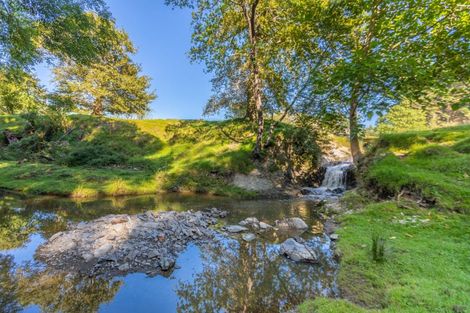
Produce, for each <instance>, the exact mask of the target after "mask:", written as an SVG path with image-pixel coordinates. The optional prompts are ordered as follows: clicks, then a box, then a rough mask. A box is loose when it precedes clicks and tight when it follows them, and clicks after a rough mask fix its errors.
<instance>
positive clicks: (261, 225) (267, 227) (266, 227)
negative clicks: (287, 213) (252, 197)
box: [259, 222, 273, 230]
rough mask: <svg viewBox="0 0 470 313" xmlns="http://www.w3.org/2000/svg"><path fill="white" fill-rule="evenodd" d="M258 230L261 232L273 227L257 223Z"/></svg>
mask: <svg viewBox="0 0 470 313" xmlns="http://www.w3.org/2000/svg"><path fill="white" fill-rule="evenodd" d="M259 228H260V229H262V230H266V229H269V228H273V227H272V226H271V225H269V224H267V223H265V222H259Z"/></svg>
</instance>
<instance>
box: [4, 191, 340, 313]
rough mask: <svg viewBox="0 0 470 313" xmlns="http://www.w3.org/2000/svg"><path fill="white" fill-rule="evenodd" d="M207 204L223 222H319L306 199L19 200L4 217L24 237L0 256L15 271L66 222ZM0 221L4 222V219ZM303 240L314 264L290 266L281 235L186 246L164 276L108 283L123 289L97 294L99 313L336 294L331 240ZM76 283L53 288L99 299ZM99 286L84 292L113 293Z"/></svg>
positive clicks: (217, 308) (262, 303)
mask: <svg viewBox="0 0 470 313" xmlns="http://www.w3.org/2000/svg"><path fill="white" fill-rule="evenodd" d="M205 207H218V208H222V209H225V210H228V211H229V212H230V214H229V216H228V218H227V219H226V222H227V223H237V222H238V221H240V220H242V219H244V218H246V217H249V216H256V217H258V218H259V219H260V220H263V221H266V222H269V223H273V222H274V221H275V220H276V219H281V218H284V217H289V216H300V217H302V218H303V219H304V220H305V221H306V222H307V223H309V224H312V223H313V222H315V221H316V220H317V213H316V210H315V209H316V206H315V205H314V204H313V203H312V202H308V201H305V200H293V201H292V200H290V201H285V200H267V201H235V200H229V199H223V198H213V197H212V198H208V197H199V196H198V197H194V196H190V197H185V196H177V195H171V196H168V197H166V196H165V197H148V196H146V197H134V198H118V199H111V200H109V199H102V200H98V201H88V202H84V203H79V204H77V203H75V202H73V201H70V200H66V199H59V200H54V199H47V200H28V201H26V202H24V203H23V202H20V201H17V202H14V203H13V204H12V205H11V207H10V211H7V212H8V214H12V215H13V216H21V217H22V218H23V219H26V225H28V227H29V226H32V227H31V228H30V233H29V235H28V236H26V237H25V238H24V239H25V240H24V241H22V242H20V247H17V248H13V249H9V250H3V251H0V255H10V256H12V257H13V266H14V267H15V268H17V269H21V268H22V265H24V264H25V263H31V262H32V261H34V260H33V255H34V252H35V250H36V248H37V247H38V246H39V245H40V244H42V243H43V242H44V241H45V240H44V238H43V236H45V237H48V236H51V235H52V234H53V233H55V232H57V231H60V230H63V229H64V227H66V223H67V222H70V221H72V222H78V221H81V220H92V219H95V218H98V217H100V216H103V215H106V214H113V213H114V214H121V213H129V214H135V213H138V212H142V211H146V210H149V209H151V210H170V209H174V210H182V209H194V210H197V209H201V208H205ZM5 221H7V222H8V219H5ZM1 225H2V226H0V227H7V226H8V225H6V226H5V225H4V224H1ZM12 229H13V228H12ZM235 237H237V236H235ZM302 237H303V238H304V239H307V240H308V244H309V245H310V246H312V247H313V248H314V249H315V250H316V251H318V252H319V254H320V255H321V263H320V264H296V263H294V262H291V261H289V260H287V259H285V258H284V257H281V256H279V254H278V250H279V244H278V243H279V242H282V241H283V240H284V239H285V238H287V235H282V234H281V235H279V234H277V235H268V234H265V235H261V236H258V238H257V239H256V240H255V241H254V242H251V243H246V242H244V241H239V240H237V239H233V238H232V239H230V238H229V239H227V238H225V237H223V236H221V235H220V236H217V239H218V240H217V241H216V242H215V243H211V244H210V245H204V246H202V247H198V246H195V245H190V246H189V247H188V248H187V249H186V250H185V251H184V252H183V253H182V254H180V256H179V258H178V260H177V265H178V266H179V267H180V268H177V269H175V270H174V271H173V272H172V273H171V274H170V276H169V277H164V276H161V275H158V276H155V277H148V276H147V275H145V274H141V273H137V274H130V275H127V276H126V277H116V278H114V279H113V281H115V282H118V281H120V282H122V284H120V285H119V286H118V288H117V289H116V291H112V292H111V293H110V295H111V297H110V298H105V297H103V299H104V300H100V301H101V302H98V303H101V304H100V305H99V312H149V311H150V312H175V311H177V310H179V311H180V312H186V311H190V312H192V311H194V312H225V311H228V312H238V311H239V308H240V307H241V305H242V304H243V305H245V306H246V307H247V308H248V311H249V312H253V311H255V312H258V311H259V312H261V311H269V312H276V311H278V310H279V308H289V307H291V306H292V305H291V304H292V303H294V304H296V303H299V302H301V301H303V300H304V299H305V298H306V297H311V296H314V295H318V294H321V295H324V296H331V295H335V294H337V290H336V284H335V282H334V276H335V272H336V264H335V262H334V261H333V257H332V251H331V249H330V240H329V239H328V237H326V236H312V235H306V234H304V235H302ZM26 238H27V239H26ZM37 269H38V274H37V275H39V276H38V277H39V281H40V280H41V279H40V278H41V277H42V275H46V273H45V272H41V271H43V270H44V269H43V268H37ZM80 279H81V278H80ZM80 279H78V280H77V281H76V282H73V283H70V282H67V281H64V280H63V279H62V280H61V279H57V281H58V284H66V285H67V286H66V287H67V288H69V289H70V288H72V290H74V289H73V288H76V289H77V290H80V292H81V293H82V294H85V295H86V296H89V297H90V298H94V297H95V296H98V298H99V299H101V298H100V297H99V295H95V294H90V293H89V292H90V291H88V289H84V290H83V289H82V288H83V287H82V285H86V284H83V283H81V282H80ZM84 279H85V278H84ZM35 282H36V283H37V280H36V281H35ZM70 284H71V285H70ZM88 284H90V283H89V282H88ZM91 284H92V285H93V282H92V283H91ZM100 286H101V287H103V285H100ZM47 287H50V286H47ZM57 287H58V288H56V289H54V288H52V290H54V291H55V292H59V293H64V294H57V295H53V297H55V298H57V299H59V297H63V296H67V297H70V296H71V295H70V294H67V293H66V292H67V291H65V290H62V289H64V288H65V287H64V286H63V285H60V286H57ZM103 288H104V289H99V288H98V287H97V289H93V288H90V290H92V291H93V292H97V291H96V290H99V292H102V293H106V292H110V290H111V289H110V287H106V286H104V287H103ZM60 290H62V291H60ZM248 290H251V296H250V297H247V295H248V293H249V292H248ZM234 298H235V299H234ZM0 300H1V299H0ZM242 302H243V303H242ZM28 303H30V305H27V306H26V307H23V308H22V311H23V312H31V313H32V312H40V307H39V306H37V305H36V302H35V300H34V298H33V300H32V301H31V300H30V301H29V302H28ZM270 306H271V307H270ZM260 308H265V309H264V310H262V309H260ZM270 308H271V309H270ZM272 308H275V309H272Z"/></svg>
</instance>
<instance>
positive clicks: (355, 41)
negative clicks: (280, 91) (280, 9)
mask: <svg viewBox="0 0 470 313" xmlns="http://www.w3.org/2000/svg"><path fill="white" fill-rule="evenodd" d="M289 2H290V3H293V4H295V5H300V7H301V8H302V7H303V10H302V9H300V10H297V14H298V15H299V16H300V18H299V19H301V18H302V16H303V13H302V12H305V11H306V10H307V9H308V6H309V1H303V0H291V1H289ZM328 7H329V8H328V9H327V10H325V11H324V12H326V13H328V14H326V15H325V16H324V17H323V18H322V19H321V20H309V19H304V20H301V23H298V24H297V25H296V24H293V23H290V24H289V25H290V27H291V28H293V29H298V28H300V27H303V28H306V29H309V28H310V29H317V31H316V32H313V36H312V32H308V31H306V32H303V34H304V35H303V36H298V37H297V39H298V40H297V41H295V42H294V44H295V49H296V50H297V51H299V52H302V53H305V52H303V51H307V52H310V51H312V52H313V51H315V50H313V49H312V47H311V46H312V45H311V43H312V41H315V40H321V41H322V44H321V45H319V46H317V47H320V48H321V50H325V51H327V52H328V54H327V56H328V57H327V58H325V59H324V61H323V62H326V65H327V66H324V67H322V68H321V71H320V72H317V73H316V74H317V75H316V77H315V80H312V84H313V85H314V88H313V92H314V94H315V98H314V99H315V101H314V102H313V103H310V104H308V103H307V104H308V106H307V109H306V110H315V109H317V108H319V107H327V108H328V107H332V108H337V110H338V111H341V112H342V113H343V114H344V115H345V116H347V117H348V119H349V136H350V143H351V152H352V155H353V159H354V161H356V162H357V161H358V160H359V159H360V157H361V149H360V145H359V138H360V133H361V117H365V116H371V115H373V114H374V113H375V114H382V112H384V111H385V110H386V109H387V108H389V107H390V106H392V105H394V104H396V103H398V102H400V101H401V99H402V98H404V97H407V98H410V99H415V98H419V97H420V96H421V95H422V94H423V92H424V91H426V90H428V89H431V88H432V89H436V90H442V89H445V88H447V87H448V86H449V85H450V84H452V83H454V82H455V81H461V82H464V83H465V84H467V82H468V77H469V76H468V74H469V69H468V66H466V61H465V60H468V57H469V53H470V51H469V49H468V43H469V33H468V25H467V24H466V23H468V22H465V21H468V19H469V13H468V10H465V5H464V3H463V1H460V0H453V1H445V2H444V1H440V0H420V1H414V2H410V1H394V0H356V1H334V2H329V3H328ZM294 20H295V19H294ZM332 21H333V22H334V23H335V24H336V25H333V23H332ZM309 25H310V26H309ZM332 25H333V26H334V27H332ZM317 34H321V36H318V35H317ZM317 47H315V48H317ZM310 54H312V53H311V52H310ZM467 89H468V88H467Z"/></svg>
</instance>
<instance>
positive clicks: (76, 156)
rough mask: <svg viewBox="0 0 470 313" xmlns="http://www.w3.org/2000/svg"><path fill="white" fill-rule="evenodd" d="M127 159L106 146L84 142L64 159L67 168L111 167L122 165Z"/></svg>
mask: <svg viewBox="0 0 470 313" xmlns="http://www.w3.org/2000/svg"><path fill="white" fill-rule="evenodd" d="M127 161H128V157H127V156H126V155H125V154H123V153H122V152H120V151H117V150H116V149H113V148H111V147H109V146H106V145H89V144H87V143H86V142H85V143H82V144H80V145H78V146H77V147H75V148H74V150H72V151H71V152H70V154H69V155H68V156H67V157H66V159H65V163H66V164H67V165H69V166H80V165H82V166H83V165H87V166H97V167H99V166H111V165H119V164H124V163H126V162H127Z"/></svg>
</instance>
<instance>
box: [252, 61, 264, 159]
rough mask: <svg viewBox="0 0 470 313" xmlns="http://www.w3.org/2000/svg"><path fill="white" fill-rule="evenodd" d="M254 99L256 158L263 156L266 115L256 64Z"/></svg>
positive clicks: (254, 153) (254, 152) (254, 151)
mask: <svg viewBox="0 0 470 313" xmlns="http://www.w3.org/2000/svg"><path fill="white" fill-rule="evenodd" d="M253 77H254V86H253V87H254V88H253V91H254V98H255V99H254V100H255V108H256V127H257V132H256V144H255V149H254V150H253V156H254V157H255V158H257V159H258V158H260V157H261V151H262V148H263V135H264V115H263V98H262V94H261V80H260V78H259V73H258V68H257V66H254V73H253Z"/></svg>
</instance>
